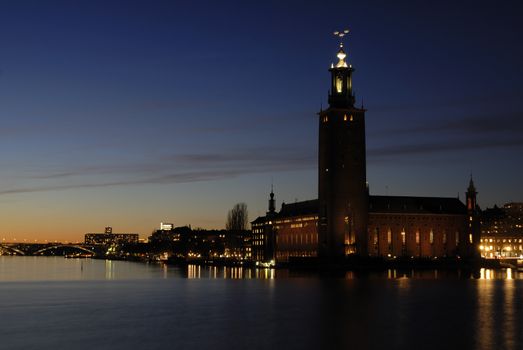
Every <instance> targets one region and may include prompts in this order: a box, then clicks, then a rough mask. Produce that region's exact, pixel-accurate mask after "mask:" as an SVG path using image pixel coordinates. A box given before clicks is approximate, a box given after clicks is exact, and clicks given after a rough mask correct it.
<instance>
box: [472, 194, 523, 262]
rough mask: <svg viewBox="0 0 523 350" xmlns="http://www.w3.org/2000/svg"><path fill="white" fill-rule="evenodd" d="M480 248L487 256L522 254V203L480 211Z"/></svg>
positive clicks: (520, 255) (515, 255) (519, 255)
mask: <svg viewBox="0 0 523 350" xmlns="http://www.w3.org/2000/svg"><path fill="white" fill-rule="evenodd" d="M480 250H481V255H482V256H484V257H487V258H497V257H522V256H523V203H507V204H505V205H504V206H503V207H502V208H499V207H497V206H494V207H493V208H487V209H485V210H484V211H483V212H482V213H481V239H480Z"/></svg>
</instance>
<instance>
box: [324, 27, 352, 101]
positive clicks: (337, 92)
mask: <svg viewBox="0 0 523 350" xmlns="http://www.w3.org/2000/svg"><path fill="white" fill-rule="evenodd" d="M347 34H349V30H348V29H345V30H343V31H335V32H334V35H335V36H336V37H338V38H339V39H340V44H339V50H338V53H337V54H336V57H337V58H338V63H336V65H334V64H331V67H330V69H329V71H330V72H331V76H332V79H331V89H330V92H329V105H330V106H331V107H333V108H350V107H354V102H355V98H354V94H353V92H352V72H353V69H352V65H351V64H350V63H347V61H346V59H347V53H346V52H345V50H344V45H343V38H344V37H345V36H346V35H347Z"/></svg>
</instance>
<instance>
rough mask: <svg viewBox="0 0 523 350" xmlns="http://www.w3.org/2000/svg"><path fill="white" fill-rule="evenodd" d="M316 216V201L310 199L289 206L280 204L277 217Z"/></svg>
mask: <svg viewBox="0 0 523 350" xmlns="http://www.w3.org/2000/svg"><path fill="white" fill-rule="evenodd" d="M310 214H312V215H318V200H317V199H312V200H308V201H303V202H295V203H291V204H285V203H282V205H281V209H280V212H279V213H278V214H277V216H278V217H286V216H300V215H310Z"/></svg>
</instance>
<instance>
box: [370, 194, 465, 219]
mask: <svg viewBox="0 0 523 350" xmlns="http://www.w3.org/2000/svg"><path fill="white" fill-rule="evenodd" d="M369 213H409V214H459V215H463V214H466V213H467V208H466V206H465V204H463V203H462V202H461V201H460V200H459V199H458V198H444V197H407V196H370V198H369Z"/></svg>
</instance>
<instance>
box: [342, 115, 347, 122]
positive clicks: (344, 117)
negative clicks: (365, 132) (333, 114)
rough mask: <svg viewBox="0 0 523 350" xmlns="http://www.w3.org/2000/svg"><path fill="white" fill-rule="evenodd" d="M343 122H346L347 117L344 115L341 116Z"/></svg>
mask: <svg viewBox="0 0 523 350" xmlns="http://www.w3.org/2000/svg"><path fill="white" fill-rule="evenodd" d="M343 121H345V122H346V121H347V115H346V114H345V115H344V116H343Z"/></svg>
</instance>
